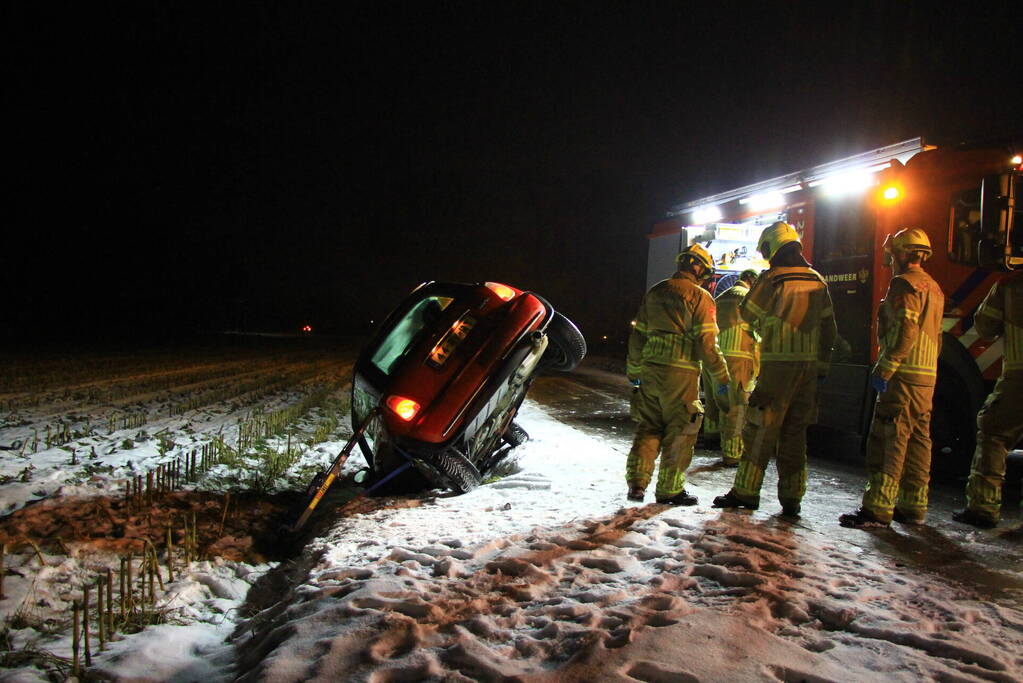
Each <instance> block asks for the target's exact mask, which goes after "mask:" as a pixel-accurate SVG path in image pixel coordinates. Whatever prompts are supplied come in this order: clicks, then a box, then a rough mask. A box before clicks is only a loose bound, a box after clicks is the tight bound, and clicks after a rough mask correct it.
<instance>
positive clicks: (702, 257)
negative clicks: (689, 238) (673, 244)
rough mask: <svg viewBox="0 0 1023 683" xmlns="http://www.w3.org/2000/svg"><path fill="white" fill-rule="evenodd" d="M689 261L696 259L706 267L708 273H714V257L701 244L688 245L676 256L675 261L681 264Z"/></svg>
mask: <svg viewBox="0 0 1023 683" xmlns="http://www.w3.org/2000/svg"><path fill="white" fill-rule="evenodd" d="M688 261H695V262H696V263H699V264H700V265H701V266H703V267H704V268H705V269H706V275H713V274H714V259H713V258H711V255H710V254H709V253H708V252H707V250H706V249H704V248H703V247H701V246H700V245H699V244H692V245H690V246H688V247H686V248H685V249H683V250H682V251H680V252H679V254H678V256H676V257H675V263H677V264H679V265H680V266H681V265H682V264H684V263H686V262H688Z"/></svg>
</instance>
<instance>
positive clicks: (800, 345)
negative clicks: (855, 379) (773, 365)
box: [739, 266, 838, 376]
mask: <svg viewBox="0 0 1023 683" xmlns="http://www.w3.org/2000/svg"><path fill="white" fill-rule="evenodd" d="M739 312H740V314H741V315H742V317H743V319H744V320H745V321H746V322H747V323H749V324H750V326H751V327H752V329H753V330H754V331H755V332H757V333H759V334H760V338H761V342H760V359H761V360H762V361H764V362H769V361H789V362H792V361H803V362H805V361H814V362H816V363H817V374H818V375H819V376H823V375H825V374H827V372H828V365H829V364H830V363H831V350H832V347H833V346H834V344H835V337H836V336H837V334H838V329H837V328H836V326H835V312H834V310H833V309H832V306H831V295H830V294H829V293H828V286H827V284H826V283H825V282H824V278H822V277H821V276H820V273H818V272H817V271H816V270H814V269H813V268H808V267H805V266H785V267H776V268H771V269H769V270H766V271H764V272H763V273H762V274H761V276H760V279H759V280H757V283H756V284H755V285H753V287H752V288H751V289H750V291H749V294H747V295H746V298H745V299H743V301H742V304H740V306H739Z"/></svg>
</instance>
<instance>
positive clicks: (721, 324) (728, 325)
mask: <svg viewBox="0 0 1023 683" xmlns="http://www.w3.org/2000/svg"><path fill="white" fill-rule="evenodd" d="M748 293H749V285H747V284H746V283H745V282H743V281H741V280H740V281H739V282H736V283H735V284H734V285H732V286H731V287H729V288H728V289H726V290H725V291H724V292H723V293H721V294H719V295H718V296H717V297H716V298H715V299H714V304H715V305H716V306H717V317H718V328H720V332H719V333H718V346H720V347H721V353H722V355H724V357H725V358H726V359H729V360H730V359H733V358H734V359H739V358H741V359H743V360H749V361H756V359H757V335H756V333H755V332H754V331H753V328H752V327H751V326H750V324H749V323H748V322H746V321H745V320H743V318H742V316H741V315H740V314H739V305H740V304H741V303H742V300H743V299H744V298H745V297H746V295H747V294H748Z"/></svg>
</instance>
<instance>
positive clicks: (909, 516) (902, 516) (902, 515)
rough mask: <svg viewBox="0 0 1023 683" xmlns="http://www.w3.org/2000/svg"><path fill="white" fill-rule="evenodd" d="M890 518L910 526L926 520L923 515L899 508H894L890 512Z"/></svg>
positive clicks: (918, 524) (920, 523)
mask: <svg viewBox="0 0 1023 683" xmlns="http://www.w3.org/2000/svg"><path fill="white" fill-rule="evenodd" d="M892 519H894V520H895V521H896V522H898V523H899V524H909V525H910V526H920V525H922V524H923V523H924V522H925V521H926V519H925V517H924V516H923V515H920V514H914V513H912V512H903V511H902V510H900V509H899V508H895V510H894V511H893V512H892Z"/></svg>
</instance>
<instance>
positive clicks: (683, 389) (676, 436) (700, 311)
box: [625, 244, 728, 505]
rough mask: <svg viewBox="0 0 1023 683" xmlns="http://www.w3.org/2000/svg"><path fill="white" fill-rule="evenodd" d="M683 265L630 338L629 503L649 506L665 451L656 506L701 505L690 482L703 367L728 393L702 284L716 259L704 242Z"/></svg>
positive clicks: (648, 303)
mask: <svg viewBox="0 0 1023 683" xmlns="http://www.w3.org/2000/svg"><path fill="white" fill-rule="evenodd" d="M676 261H677V263H678V270H677V271H676V272H675V274H674V275H672V276H671V278H670V279H668V280H663V281H661V282H659V283H657V284H656V285H654V286H653V287H652V288H651V289H650V291H649V292H647V293H646V296H644V297H643V302H642V303H641V304H640V307H639V313H637V315H636V320H635V322H634V324H633V329H632V334H631V335H630V337H629V356H628V362H627V365H626V371H627V374H628V377H629V380H630V381H631V382H632V384H633V386H635V387H638V389H637V390H636V391H635V392H634V393H633V405H632V408H633V415H634V417H635V418H636V420H637V421H638V423H639V424H638V425H637V427H636V436H635V439H634V441H633V444H632V449H631V450H630V451H629V457H628V461H627V463H626V467H625V477H626V481H627V483H628V486H629V493H628V498H629V500H633V501H642V500H643V496H644V492H645V490H646V487H647V485H648V484H649V483H650V479H651V478H652V477H653V470H654V462H655V461H656V460H657V457H658V452H660V468H659V470H658V473H657V486H656V490H655V492H654V495H655V497H656V500H657V502H658V503H667V504H670V505H696V503H697V499H696V496H693V495H691V494H689V493H687V492H686V489H685V482H686V469H688V467H689V464H690V463H691V462H692V459H693V447H694V446H695V445H696V435H697V433H698V432H699V431H700V423H701V422H702V420H703V406H702V405H701V403H700V400H699V389H700V368H701V362H702V363H705V364H706V365H707V366H708V367H709V368H710V373H711V375H712V376H713V377H714V380H715V382H716V383H717V393H718V394H719V395H723V394H725V393H727V391H728V367H727V366H726V365H725V361H724V358H722V356H721V350H720V349H719V348H718V342H717V333H718V326H717V322H716V321H715V313H714V300H713V299H712V298H711V296H710V294H708V293H707V291H706V290H705V289H703V288H702V287H701V286H700V282H702V281H704V280H706V279H707V278H708V277H710V275H712V274H713V272H714V261H713V259H711V257H710V254H708V253H707V250H706V249H704V248H703V247H701V246H700V245H699V244H695V245H693V246H691V247H688V248H687V249H685V250H684V251H683V252H682V253H680V254H679V255H678V257H677V259H676ZM708 393H710V392H708Z"/></svg>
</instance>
